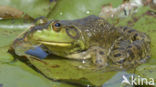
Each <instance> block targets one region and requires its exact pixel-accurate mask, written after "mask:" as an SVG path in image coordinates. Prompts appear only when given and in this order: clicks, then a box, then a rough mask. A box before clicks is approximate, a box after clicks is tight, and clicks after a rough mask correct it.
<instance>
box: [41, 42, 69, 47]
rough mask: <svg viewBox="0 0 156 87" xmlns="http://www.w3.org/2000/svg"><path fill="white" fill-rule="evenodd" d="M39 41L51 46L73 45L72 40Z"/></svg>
mask: <svg viewBox="0 0 156 87" xmlns="http://www.w3.org/2000/svg"><path fill="white" fill-rule="evenodd" d="M39 42H40V43H41V44H43V45H49V46H60V47H68V46H71V45H72V43H70V42H48V41H39Z"/></svg>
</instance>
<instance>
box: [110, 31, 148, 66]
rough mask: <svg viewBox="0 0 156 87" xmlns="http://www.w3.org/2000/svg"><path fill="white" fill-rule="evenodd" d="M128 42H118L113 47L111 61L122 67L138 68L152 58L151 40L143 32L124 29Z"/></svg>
mask: <svg viewBox="0 0 156 87" xmlns="http://www.w3.org/2000/svg"><path fill="white" fill-rule="evenodd" d="M123 30H124V32H125V34H126V35H125V36H126V37H128V40H119V41H116V42H115V44H114V45H113V47H112V49H111V51H110V53H109V59H111V61H112V62H113V63H114V64H116V65H120V66H121V67H122V66H123V67H127V66H132V67H133V66H136V65H138V64H141V63H143V62H145V61H146V60H147V59H148V58H149V57H150V39H149V37H148V36H147V35H146V34H144V33H141V32H137V31H135V30H133V29H129V28H124V29H123Z"/></svg>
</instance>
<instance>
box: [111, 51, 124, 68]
mask: <svg viewBox="0 0 156 87" xmlns="http://www.w3.org/2000/svg"><path fill="white" fill-rule="evenodd" d="M109 59H111V61H112V62H113V63H115V64H118V65H122V64H124V62H125V61H126V59H127V53H126V50H125V49H124V48H118V49H115V50H113V51H112V52H111V53H110V55H109Z"/></svg>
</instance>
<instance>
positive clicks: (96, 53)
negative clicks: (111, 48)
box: [66, 46, 107, 67]
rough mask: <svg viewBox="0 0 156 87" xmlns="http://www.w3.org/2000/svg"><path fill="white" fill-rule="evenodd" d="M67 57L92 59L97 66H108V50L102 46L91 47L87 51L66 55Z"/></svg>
mask: <svg viewBox="0 0 156 87" xmlns="http://www.w3.org/2000/svg"><path fill="white" fill-rule="evenodd" d="M66 57H67V58H72V59H82V60H85V59H91V60H92V63H93V64H95V65H96V66H99V67H100V66H106V65H107V52H106V50H105V49H104V48H101V47H97V46H94V47H91V48H89V49H88V50H86V51H83V52H79V53H74V54H70V55H67V56H66Z"/></svg>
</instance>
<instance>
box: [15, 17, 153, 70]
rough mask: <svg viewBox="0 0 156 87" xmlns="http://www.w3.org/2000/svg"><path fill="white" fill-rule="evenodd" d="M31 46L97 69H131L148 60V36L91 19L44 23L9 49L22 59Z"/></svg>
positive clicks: (95, 18) (28, 31) (22, 35)
mask: <svg viewBox="0 0 156 87" xmlns="http://www.w3.org/2000/svg"><path fill="white" fill-rule="evenodd" d="M33 46H42V47H43V50H44V51H46V52H47V53H50V54H54V55H57V56H61V57H64V58H69V59H74V60H91V61H92V64H94V65H95V66H100V67H101V66H108V65H109V64H114V65H119V66H134V65H135V64H141V63H143V62H145V61H146V60H147V59H148V58H149V57H150V38H149V36H148V35H146V34H145V33H143V32H139V31H137V30H134V29H132V28H129V27H115V26H113V25H111V24H109V23H108V22H107V21H106V20H105V19H103V18H101V17H97V16H94V15H91V16H88V17H85V18H82V19H77V20H51V21H45V20H44V21H42V22H41V23H39V24H36V25H33V26H32V27H31V28H30V29H28V30H26V31H25V32H23V33H22V34H21V35H20V36H18V37H17V39H16V40H15V41H14V42H13V45H12V48H13V49H14V50H15V53H16V54H17V55H20V56H22V55H27V54H26V53H25V51H27V50H29V49H30V48H33ZM27 56H28V57H32V58H35V57H34V56H31V55H27Z"/></svg>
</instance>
